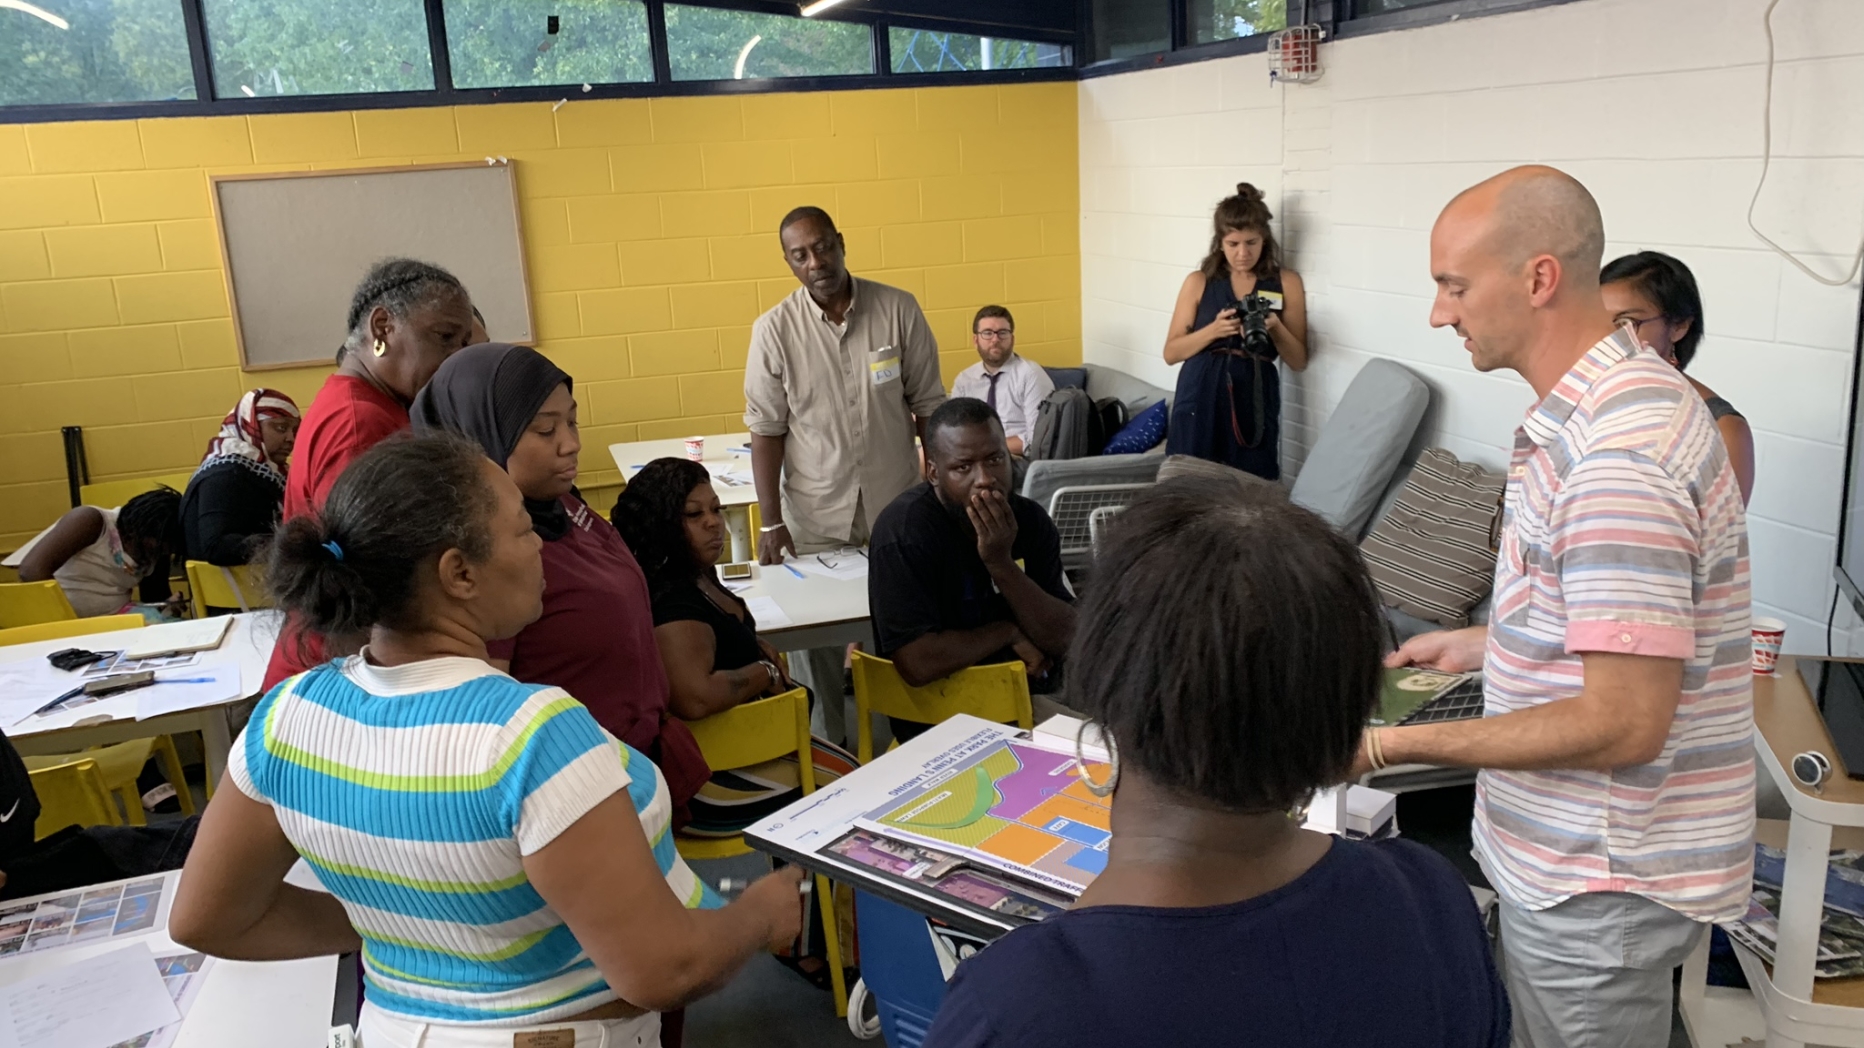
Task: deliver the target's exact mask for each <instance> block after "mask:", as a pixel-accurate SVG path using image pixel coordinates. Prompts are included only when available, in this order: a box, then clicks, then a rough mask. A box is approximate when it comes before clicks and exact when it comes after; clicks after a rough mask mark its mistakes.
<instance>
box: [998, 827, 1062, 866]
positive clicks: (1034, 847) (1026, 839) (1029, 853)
mask: <svg viewBox="0 0 1864 1048" xmlns="http://www.w3.org/2000/svg"><path fill="white" fill-rule="evenodd" d="M1060 843H1061V840H1060V838H1057V837H1053V836H1051V835H1049V834H1046V833H1043V832H1042V831H1040V830H1032V829H1030V828H1029V827H1027V826H1022V825H1019V824H1017V823H1013V822H1012V823H1009V824H1007V825H1005V826H1004V827H1003V829H1001V830H998V831H997V832H996V833H993V834H991V835H990V839H989V840H986V841H985V842H984V843H983V844H981V845H979V846H978V847H979V849H980V850H982V851H987V852H989V853H990V854H992V855H995V856H997V857H998V858H1000V859H1008V860H1010V861H1011V862H1019V863H1022V864H1023V865H1024V866H1033V865H1035V863H1036V860H1038V859H1040V858H1042V857H1043V856H1044V855H1047V854H1048V853H1049V852H1051V851H1054V850H1055V846H1056V845H1058V844H1060Z"/></svg>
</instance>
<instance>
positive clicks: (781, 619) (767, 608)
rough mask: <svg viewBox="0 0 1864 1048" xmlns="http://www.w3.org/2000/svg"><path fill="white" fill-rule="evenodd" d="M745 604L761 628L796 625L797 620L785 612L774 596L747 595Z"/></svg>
mask: <svg viewBox="0 0 1864 1048" xmlns="http://www.w3.org/2000/svg"><path fill="white" fill-rule="evenodd" d="M744 606H745V608H746V609H747V610H749V611H750V613H751V614H752V615H753V616H754V617H755V618H756V619H757V628H758V629H760V630H769V629H776V628H778V627H780V626H790V625H794V624H795V622H796V620H795V619H792V618H790V617H789V616H788V615H785V614H784V613H783V605H781V604H778V603H777V601H776V598H774V597H746V598H745V601H744Z"/></svg>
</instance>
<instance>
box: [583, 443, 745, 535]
mask: <svg viewBox="0 0 1864 1048" xmlns="http://www.w3.org/2000/svg"><path fill="white" fill-rule="evenodd" d="M750 443H751V435H750V434H749V433H707V434H705V460H704V461H703V462H701V463H700V465H702V466H704V467H705V468H706V472H708V473H710V474H712V475H713V476H714V477H716V476H718V475H719V474H721V473H739V474H744V475H746V476H748V475H750V472H751V453H750V451H749V450H746V449H747V447H748V445H749V444H750ZM733 448H736V449H739V450H736V451H734V450H732V449H733ZM608 453H609V454H610V455H613V456H614V458H615V465H616V466H618V467H620V469H621V477H622V479H623V480H633V479H634V475H635V474H636V473H639V472H641V467H642V466H645V465H647V464H648V463H649V462H652V461H653V460H655V459H657V458H677V459H683V458H685V457H686V439H685V438H684V437H681V438H679V439H677V440H634V441H628V442H626V443H621V444H610V445H609V446H608ZM712 490H713V491H714V492H716V493H717V494H718V503H719V505H720V506H722V507H724V509H725V526H726V528H727V530H729V531H730V532H731V559H732V560H735V561H742V560H751V559H753V558H755V556H756V553H757V549H756V545H755V544H754V540H753V539H752V537H751V527H750V507H751V506H754V505H756V504H757V489H756V487H755V486H753V485H751V484H741V485H737V486H732V485H729V484H722V483H721V484H714V485H712Z"/></svg>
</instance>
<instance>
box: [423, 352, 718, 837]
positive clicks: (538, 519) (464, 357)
mask: <svg viewBox="0 0 1864 1048" xmlns="http://www.w3.org/2000/svg"><path fill="white" fill-rule="evenodd" d="M571 388H572V380H571V379H570V376H568V375H566V374H564V373H563V372H562V371H561V370H559V369H558V368H557V366H556V365H555V364H552V363H551V362H550V361H549V360H547V359H546V358H545V357H544V356H543V355H542V354H540V353H538V352H537V351H536V350H532V349H526V348H525V347H523V346H509V345H505V344H503V343H500V342H487V343H484V344H482V345H477V346H470V347H468V348H466V349H463V350H460V351H459V352H458V353H455V354H454V355H453V356H452V357H450V358H449V359H448V360H447V362H446V363H445V364H442V365H441V366H440V370H439V371H438V372H437V373H436V374H435V375H434V378H433V381H432V382H429V383H428V384H427V388H425V389H423V390H422V391H421V393H420V395H419V396H418V397H416V398H415V400H414V409H413V411H412V412H411V414H412V415H413V419H414V428H415V430H416V431H417V432H430V431H434V430H450V431H452V432H455V433H459V434H462V435H464V436H465V437H467V438H468V439H471V440H473V441H476V442H477V443H478V444H479V445H480V446H481V447H483V448H484V449H485V453H486V455H487V456H488V457H490V458H491V459H492V461H493V462H496V463H498V464H499V465H500V466H502V467H503V468H504V469H505V471H506V472H507V473H509V474H511V479H512V480H513V481H514V482H515V483H516V484H517V485H518V490H519V491H521V492H523V493H524V500H525V501H524V504H525V508H527V509H529V510H530V511H531V521H532V523H533V526H534V527H535V528H536V530H537V534H538V535H539V536H540V537H541V538H543V540H544V614H543V617H542V618H539V619H538V620H537V621H536V622H533V623H531V624H530V625H529V626H526V627H525V628H524V632H522V633H520V634H518V635H517V636H516V637H514V638H512V639H511V640H508V641H502V642H497V643H494V644H492V645H491V646H490V650H491V653H492V657H493V660H494V664H498V663H499V661H500V660H505V661H506V663H507V665H508V671H509V672H510V673H511V675H512V676H514V677H516V678H518V679H519V680H521V681H525V682H527V683H532V684H552V685H555V686H557V687H559V688H562V689H564V690H565V691H567V692H569V693H570V694H571V695H574V696H576V698H577V699H579V700H580V701H581V702H582V704H583V705H585V706H587V707H589V712H590V713H592V714H594V715H595V719H596V721H597V723H599V724H601V725H602V726H603V727H604V728H607V729H608V730H609V731H610V732H611V733H612V734H614V735H616V736H617V737H619V738H621V739H623V740H625V741H626V742H627V743H628V745H630V746H633V747H634V748H635V749H637V750H640V751H641V752H642V753H645V754H647V755H648V756H649V757H650V758H652V759H653V761H654V763H656V764H658V765H660V770H661V771H662V772H663V773H664V774H665V775H666V777H667V789H668V792H669V793H670V794H671V795H672V800H673V805H674V814H673V824H674V826H675V827H676V828H677V827H679V826H682V825H684V824H685V823H686V821H687V820H688V817H689V816H688V809H687V803H688V802H689V801H691V800H692V798H693V795H694V794H696V793H698V792H699V787H700V786H701V785H703V784H704V783H705V780H706V776H707V775H708V774H710V771H709V769H708V768H707V767H706V763H705V758H704V757H703V756H701V755H700V753H699V744H698V743H697V742H695V741H693V737H692V733H691V732H690V731H688V730H687V729H686V725H685V724H684V723H682V722H681V721H680V720H678V719H677V718H675V717H673V716H671V715H669V713H668V712H667V675H666V671H665V670H664V669H663V668H662V667H661V664H660V649H659V648H658V647H657V646H656V645H655V643H654V617H653V611H652V609H651V608H650V606H649V604H648V597H647V579H646V577H645V576H644V575H642V574H641V568H640V565H638V564H636V563H635V561H634V555H633V554H631V553H629V552H628V547H627V545H626V544H625V543H623V542H622V541H621V536H620V535H619V534H618V533H617V532H616V531H615V529H614V528H612V527H610V526H609V524H608V522H607V521H605V520H603V519H602V518H600V517H598V516H596V514H595V512H594V511H593V510H591V509H590V508H589V507H588V505H587V504H585V503H584V502H583V500H582V499H581V497H579V496H578V494H577V493H576V490H575V484H576V456H577V454H578V453H579V452H580V451H581V450H582V439H581V437H580V436H578V434H577V427H576V400H575V398H574V397H573V396H572V393H571Z"/></svg>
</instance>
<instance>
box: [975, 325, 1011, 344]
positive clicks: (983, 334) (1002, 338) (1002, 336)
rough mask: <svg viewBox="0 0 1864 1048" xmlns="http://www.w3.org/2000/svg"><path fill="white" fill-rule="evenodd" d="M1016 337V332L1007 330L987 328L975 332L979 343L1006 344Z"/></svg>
mask: <svg viewBox="0 0 1864 1048" xmlns="http://www.w3.org/2000/svg"><path fill="white" fill-rule="evenodd" d="M1015 337H1016V332H1014V331H1012V330H1010V329H1009V328H988V329H986V330H983V331H979V332H977V340H978V341H979V342H1006V341H1008V340H1010V339H1013V338H1015Z"/></svg>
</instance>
